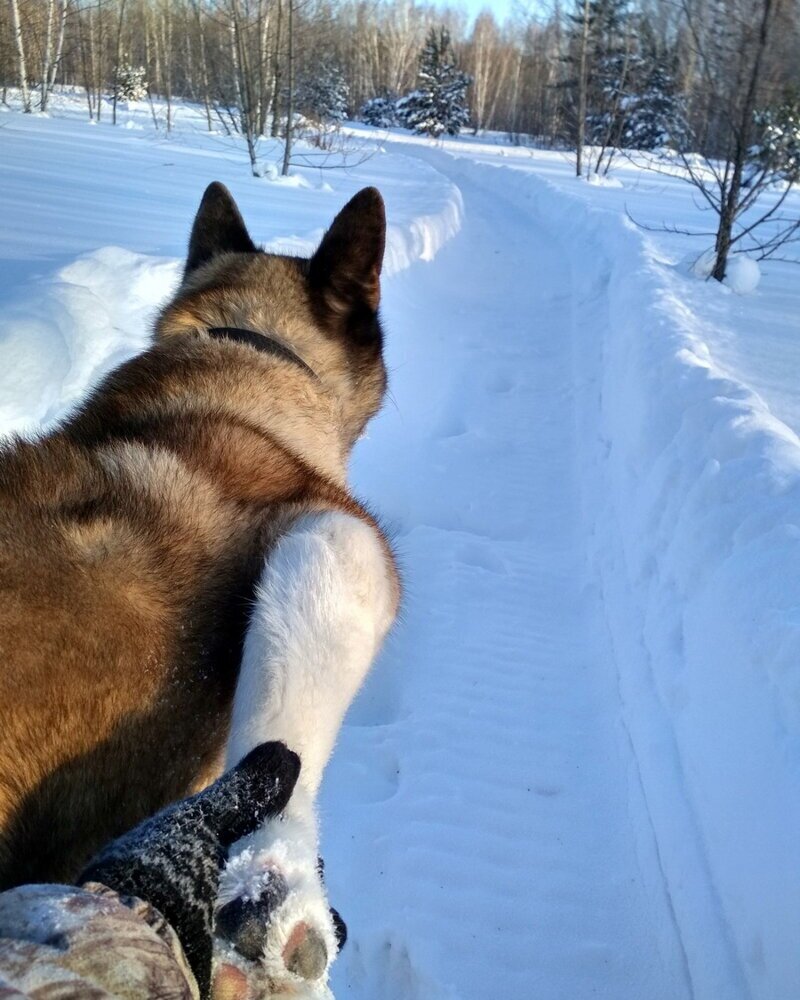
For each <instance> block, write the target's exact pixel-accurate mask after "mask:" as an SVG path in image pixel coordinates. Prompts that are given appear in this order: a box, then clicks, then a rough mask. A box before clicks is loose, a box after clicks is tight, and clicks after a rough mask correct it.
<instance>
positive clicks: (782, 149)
mask: <svg viewBox="0 0 800 1000" xmlns="http://www.w3.org/2000/svg"><path fill="white" fill-rule="evenodd" d="M753 117H754V119H755V123H756V125H757V126H758V128H759V130H760V136H759V140H758V142H757V143H756V144H755V145H754V146H753V147H752V148H751V150H750V157H749V159H750V161H751V164H752V166H751V171H750V172H756V171H765V172H766V173H768V174H771V175H772V176H773V177H774V178H775V179H776V180H782V181H786V182H788V183H789V184H796V183H797V182H798V181H800V98H794V99H789V100H787V101H785V102H784V103H783V104H781V105H780V106H779V107H777V108H771V109H768V110H766V111H757V112H756V113H755V115H754V116H753Z"/></svg>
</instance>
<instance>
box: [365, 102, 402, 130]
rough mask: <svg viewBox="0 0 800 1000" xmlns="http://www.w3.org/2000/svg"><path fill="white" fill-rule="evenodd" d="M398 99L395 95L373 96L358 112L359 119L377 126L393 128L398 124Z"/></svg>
mask: <svg viewBox="0 0 800 1000" xmlns="http://www.w3.org/2000/svg"><path fill="white" fill-rule="evenodd" d="M395 104H396V100H395V98H393V97H389V96H386V97H371V98H370V99H369V100H368V101H365V102H364V104H363V105H362V107H361V110H360V111H359V113H358V117H359V119H360V120H361V121H362V122H364V123H365V124H366V125H374V126H375V128H393V127H394V126H395V125H398V124H399V122H398V119H397V108H396V106H395Z"/></svg>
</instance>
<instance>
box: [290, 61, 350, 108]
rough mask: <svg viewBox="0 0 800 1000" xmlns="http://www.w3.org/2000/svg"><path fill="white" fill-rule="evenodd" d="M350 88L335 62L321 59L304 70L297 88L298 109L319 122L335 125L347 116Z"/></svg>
mask: <svg viewBox="0 0 800 1000" xmlns="http://www.w3.org/2000/svg"><path fill="white" fill-rule="evenodd" d="M349 99H350V89H349V87H348V86H347V81H346V80H345V78H344V74H343V73H342V71H341V69H340V68H339V66H338V65H336V63H334V62H332V61H330V60H323V61H322V62H321V63H319V64H317V66H316V67H315V68H314V69H313V71H311V72H307V73H306V75H305V76H304V78H303V80H302V83H301V85H300V86H299V87H298V98H297V103H298V106H299V107H300V109H301V111H303V112H304V113H305V114H307V115H308V116H309V117H310V118H312V119H314V120H315V121H318V122H326V123H331V122H332V123H334V124H338V123H339V122H343V121H344V120H345V118H346V117H347V105H348V102H349Z"/></svg>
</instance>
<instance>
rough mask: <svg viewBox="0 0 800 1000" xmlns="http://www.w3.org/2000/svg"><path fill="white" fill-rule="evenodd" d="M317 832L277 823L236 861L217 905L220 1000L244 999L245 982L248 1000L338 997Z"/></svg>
mask: <svg viewBox="0 0 800 1000" xmlns="http://www.w3.org/2000/svg"><path fill="white" fill-rule="evenodd" d="M310 832H311V831H310V830H309V827H308V825H307V824H306V823H304V822H302V821H301V820H299V819H297V818H281V819H277V820H273V821H272V822H270V823H268V824H267V825H266V826H265V827H264V828H263V829H262V830H259V831H258V832H257V833H255V834H254V835H253V836H252V837H249V838H247V839H246V840H245V841H242V842H240V845H239V848H240V849H239V850H238V851H237V854H236V855H235V856H234V857H233V858H231V860H230V861H229V862H228V864H227V866H226V868H225V870H224V871H223V873H222V878H221V882H220V889H219V895H218V898H217V907H216V928H215V978H216V980H218V981H219V983H218V987H215V993H214V996H215V1000H216V998H217V997H218V998H219V1000H227V998H228V997H230V998H231V1000H238V998H239V996H240V993H239V992H237V991H236V989H235V985H236V983H237V982H238V981H239V980H240V979H241V977H242V976H245V977H246V979H247V983H248V990H249V992H243V993H241V996H242V998H249V997H250V996H251V995H252V996H253V997H256V996H292V997H307V998H309V1000H310V998H323V997H328V996H330V992H329V990H328V987H327V982H328V970H329V968H330V964H331V962H332V960H333V959H334V958H335V956H336V953H337V950H338V942H337V937H336V930H335V927H334V924H333V918H332V916H331V912H330V908H329V906H328V902H327V898H326V895H325V889H324V886H323V883H322V878H321V876H320V873H319V871H318V867H317V853H316V840H315V838H314V837H313V836H310ZM237 977H238V978H237ZM223 987H224V988H223Z"/></svg>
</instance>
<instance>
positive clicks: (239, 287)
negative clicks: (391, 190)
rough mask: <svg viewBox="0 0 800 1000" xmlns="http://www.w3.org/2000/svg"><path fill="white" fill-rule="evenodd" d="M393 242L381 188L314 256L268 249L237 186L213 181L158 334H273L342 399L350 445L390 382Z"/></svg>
mask: <svg viewBox="0 0 800 1000" xmlns="http://www.w3.org/2000/svg"><path fill="white" fill-rule="evenodd" d="M385 242H386V217H385V212H384V207H383V199H382V198H381V196H380V193H379V192H378V191H377V190H376V189H375V188H364V190H363V191H360V192H359V193H358V194H357V195H355V197H353V198H352V199H351V200H350V201H349V202H348V203H347V204H346V205H345V207H344V208H343V209H342V210H341V212H339V214H338V215H337V216H336V218H335V219H334V221H333V224H332V225H331V227H330V229H329V230H328V231H327V233H326V234H325V236H324V237H323V239H322V242H321V243H320V245H319V247H318V248H317V251H316V253H315V254H314V255H313V256H312V257H311V258H310V259H305V258H300V257H290V256H282V255H279V254H271V253H266V252H264V251H263V250H260V249H259V248H258V247H257V246H256V245H255V244H254V243H253V241H252V240H251V238H250V235H249V233H248V232H247V228H246V226H245V224H244V221H243V219H242V216H241V215H240V213H239V210H238V208H237V207H236V203H235V202H234V200H233V198H232V197H231V195H230V192H229V191H228V190H227V188H225V187H224V186H223V185H222V184H219V183H214V184H211V185H210V186H209V187H208V188H207V190H206V192H205V194H204V195H203V200H202V202H201V203H200V208H199V209H198V212H197V216H196V218H195V220H194V225H193V227H192V234H191V237H190V240H189V253H188V257H187V260H186V268H185V271H184V276H183V283H182V284H181V287H180V288H179V290H178V293H177V295H176V297H175V298H174V299H173V301H172V302H171V303H170V304H169V305H168V306H167V308H166V309H165V310H164V311H163V313H162V314H161V316H160V317H159V320H158V323H157V326H156V337H157V339H159V340H165V339H167V338H170V337H173V336H176V335H181V334H187V333H188V334H192V335H195V336H196V335H198V334H199V335H200V336H203V335H206V334H207V331H208V330H209V329H213V328H216V327H236V328H239V329H246V330H252V331H255V332H256V333H263V334H266V335H267V336H268V337H271V338H274V339H275V340H277V341H279V342H281V343H283V344H284V345H285V346H287V347H289V348H290V349H291V350H292V351H293V352H295V353H296V354H297V355H298V356H299V357H300V358H302V360H303V361H305V362H306V364H307V365H308V366H309V367H310V368H311V369H312V370H313V372H314V373H315V374H316V376H317V378H318V379H319V382H320V383H321V385H322V386H323V388H324V389H325V391H326V392H328V393H330V394H332V395H333V396H334V397H335V399H336V404H337V410H338V412H339V414H340V420H341V430H342V434H343V437H344V438H345V443H346V445H348V446H349V445H352V443H353V442H354V441H355V440H356V438H357V437H358V436H359V434H360V433H361V431H362V430H363V428H364V425H365V424H366V423H367V421H368V420H369V419H370V417H372V416H373V415H374V414H375V413H376V411H377V410H378V408H379V407H380V405H381V401H382V399H383V394H384V391H385V389H386V369H385V367H384V364H383V333H382V330H381V325H380V321H379V318H378V303H379V300H380V271H381V264H382V262H383V251H384V246H385ZM265 391H266V387H265Z"/></svg>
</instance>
